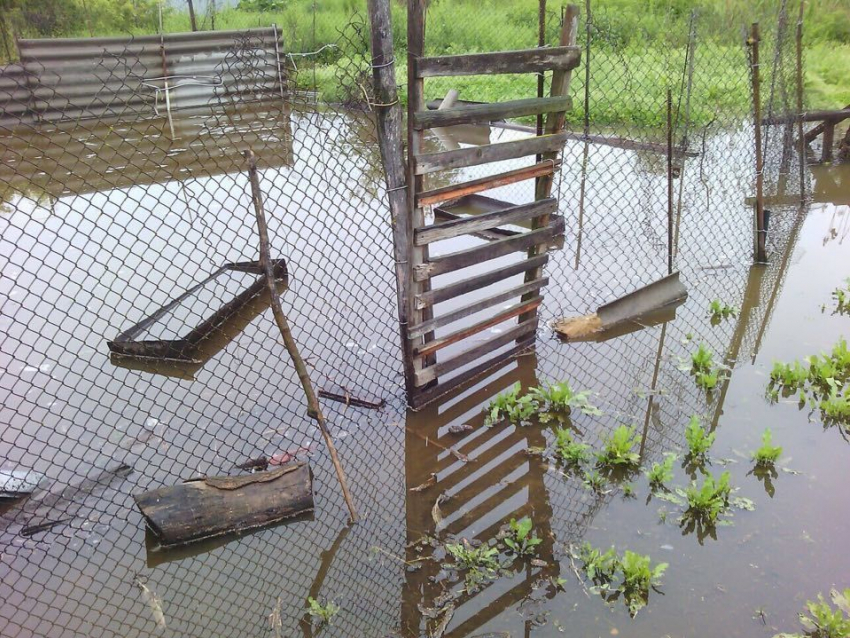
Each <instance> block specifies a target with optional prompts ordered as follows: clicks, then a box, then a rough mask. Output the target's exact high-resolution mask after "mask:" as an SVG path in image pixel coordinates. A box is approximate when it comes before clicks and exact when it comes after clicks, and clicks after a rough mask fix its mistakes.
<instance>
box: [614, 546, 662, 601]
mask: <svg viewBox="0 0 850 638" xmlns="http://www.w3.org/2000/svg"><path fill="white" fill-rule="evenodd" d="M667 567H668V564H667V563H658V564H657V565H655V567H653V566H652V564H651V562H650V557H649V556H648V555H647V556H644V555H641V554H637V553H635V552H632V551H629V550H626V551H625V552H624V553H623V558H622V559H621V560H620V569H621V570H622V572H623V596H624V597H625V599H626V604H627V605H628V607H629V613H630V614H631V615H632V616H634V615H635V614H637V613H638V611H640V610H641V609H642V608H643V607H645V606H646V604H647V602H648V601H649V588H650V587H656V586H658V585H660V584H661V577H662V576H663V575H664V572H665V571H667Z"/></svg>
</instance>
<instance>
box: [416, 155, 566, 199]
mask: <svg viewBox="0 0 850 638" xmlns="http://www.w3.org/2000/svg"><path fill="white" fill-rule="evenodd" d="M560 168H561V162H560V161H557V162H539V163H537V164H534V165H533V166H525V167H523V168H517V169H514V170H512V171H506V172H504V173H497V174H496V175H488V176H487V177H480V178H478V179H473V180H470V181H468V182H462V183H460V184H452V185H451V186H443V187H442V188H435V189H433V190H429V191H424V192H422V193H419V195H417V197H416V205H417V206H428V205H430V204H438V203H440V202H445V201H448V200H450V199H456V198H458V197H463V196H465V195H473V194H475V193H480V192H482V191H486V190H490V189H491V188H498V187H499V186H507V185H508V184H516V183H517V182H523V181H525V180H527V179H534V178H535V177H541V176H543V175H551V174H552V173H554V172H555V171H556V170H559V169H560Z"/></svg>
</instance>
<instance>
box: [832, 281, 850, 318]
mask: <svg viewBox="0 0 850 638" xmlns="http://www.w3.org/2000/svg"><path fill="white" fill-rule="evenodd" d="M832 298H833V299H835V310H834V311H833V314H840V315H844V314H848V313H850V277H848V278H847V279H845V280H844V287H843V288H842V287H840V286H839V287H838V288H836V289H835V290H833V291H832Z"/></svg>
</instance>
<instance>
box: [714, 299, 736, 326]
mask: <svg viewBox="0 0 850 638" xmlns="http://www.w3.org/2000/svg"><path fill="white" fill-rule="evenodd" d="M708 313H709V314H710V315H711V325H713V326H716V325H717V324H719V323H720V322H721V321H722V320H724V319H727V318H729V317H734V316H735V315H737V314H738V309H737V308H735V307H734V306H730V305H727V304H726V303H725V302H722V301H720V300H719V299H713V300H712V301H711V303H709V304H708Z"/></svg>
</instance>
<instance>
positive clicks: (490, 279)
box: [416, 254, 549, 308]
mask: <svg viewBox="0 0 850 638" xmlns="http://www.w3.org/2000/svg"><path fill="white" fill-rule="evenodd" d="M547 261H549V255H548V254H547V255H538V256H537V257H534V258H532V259H526V260H523V261H520V262H517V263H515V264H508V265H507V266H502V267H501V268H498V269H496V270H493V271H491V272H487V273H484V274H483V275H475V276H474V277H467V278H466V279H461V280H460V281H457V282H455V283H453V284H449V285H448V286H443V287H442V288H435V289H434V290H429V291H427V292H423V293H420V294H418V295H416V305H417V306H419V307H423V308H424V307H425V306H433V305H435V304H438V303H442V302H444V301H448V300H449V299H454V298H455V297H459V296H460V295H465V294H467V293H469V292H473V291H475V290H480V289H481V288H486V287H487V286H491V285H493V284H495V283H498V282H500V281H503V280H505V279H507V278H508V277H515V276H516V275H519V274H521V273H524V272H525V271H526V270H528V269H530V268H537V267H538V266H544V265H546V262H547Z"/></svg>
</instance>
